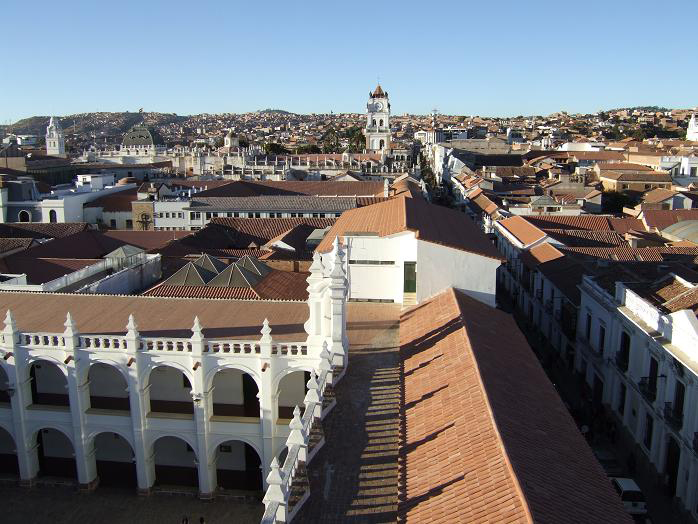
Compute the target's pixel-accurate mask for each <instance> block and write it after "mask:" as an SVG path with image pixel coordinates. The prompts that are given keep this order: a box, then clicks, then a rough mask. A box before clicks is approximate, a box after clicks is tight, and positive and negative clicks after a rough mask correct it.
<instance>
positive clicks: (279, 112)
mask: <svg viewBox="0 0 698 524" xmlns="http://www.w3.org/2000/svg"><path fill="white" fill-rule="evenodd" d="M259 113H273V114H276V115H292V114H293V113H291V112H289V111H284V110H283V109H262V110H261V111H259Z"/></svg>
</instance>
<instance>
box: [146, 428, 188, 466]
mask: <svg viewBox="0 0 698 524" xmlns="http://www.w3.org/2000/svg"><path fill="white" fill-rule="evenodd" d="M165 437H172V438H176V439H179V440H183V441H184V442H186V443H187V444H189V447H190V448H191V449H192V450H194V457H196V462H198V461H199V448H198V446H197V444H196V442H195V441H193V440H189V437H188V436H186V435H175V434H172V433H169V432H158V433H156V434H153V435H150V436H149V438H148V441H149V442H148V449H149V450H150V452H151V454H152V455H153V456H154V455H155V444H156V443H157V441H158V440H160V439H161V438H165Z"/></svg>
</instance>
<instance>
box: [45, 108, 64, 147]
mask: <svg viewBox="0 0 698 524" xmlns="http://www.w3.org/2000/svg"><path fill="white" fill-rule="evenodd" d="M46 154H47V155H54V156H65V139H64V137H63V128H62V127H61V124H60V122H58V120H56V119H54V117H51V121H50V122H49V124H48V127H47V128H46Z"/></svg>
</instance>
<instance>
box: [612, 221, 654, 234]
mask: <svg viewBox="0 0 698 524" xmlns="http://www.w3.org/2000/svg"><path fill="white" fill-rule="evenodd" d="M608 223H609V225H610V226H611V229H612V230H613V231H615V232H616V233H618V234H619V235H624V234H626V233H627V232H629V231H631V230H635V231H644V230H645V225H644V224H643V223H642V220H638V219H637V218H609V219H608Z"/></svg>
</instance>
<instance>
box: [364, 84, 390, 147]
mask: <svg viewBox="0 0 698 524" xmlns="http://www.w3.org/2000/svg"><path fill="white" fill-rule="evenodd" d="M389 120H390V102H389V101H388V93H387V92H386V91H383V88H382V87H381V86H380V84H378V87H376V89H375V90H374V91H373V92H372V93H369V95H368V104H366V129H364V136H366V151H368V152H369V153H376V152H379V151H386V152H387V151H389V150H390V122H389Z"/></svg>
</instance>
